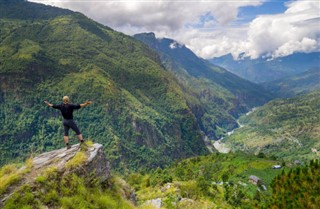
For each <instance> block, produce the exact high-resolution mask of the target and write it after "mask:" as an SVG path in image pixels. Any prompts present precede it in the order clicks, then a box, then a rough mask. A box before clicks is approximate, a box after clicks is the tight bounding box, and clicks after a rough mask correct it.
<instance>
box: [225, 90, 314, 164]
mask: <svg viewBox="0 0 320 209" xmlns="http://www.w3.org/2000/svg"><path fill="white" fill-rule="evenodd" d="M319 115H320V91H319V90H318V91H314V92H311V93H309V94H306V95H301V96H298V97H294V98H290V99H278V100H274V101H271V102H269V103H268V104H266V105H264V106H262V107H259V108H258V109H257V110H256V111H254V112H253V113H251V114H250V115H248V116H243V117H242V118H241V119H240V122H241V123H242V124H243V125H244V126H243V127H242V128H239V129H237V130H235V132H234V134H232V135H231V136H230V137H226V138H225V139H224V141H225V142H226V143H227V144H229V145H230V146H232V148H233V150H242V151H245V152H250V153H255V154H258V153H260V152H262V153H264V154H267V155H269V156H270V155H274V156H276V157H278V158H279V159H285V160H300V161H304V162H308V161H309V160H310V159H315V158H318V157H319V156H320V149H319V147H320V132H319V130H320V117H319Z"/></svg>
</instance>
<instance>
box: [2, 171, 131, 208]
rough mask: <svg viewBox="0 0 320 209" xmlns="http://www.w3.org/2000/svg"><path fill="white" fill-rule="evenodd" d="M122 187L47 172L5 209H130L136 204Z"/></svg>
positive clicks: (71, 174) (11, 198)
mask: <svg viewBox="0 0 320 209" xmlns="http://www.w3.org/2000/svg"><path fill="white" fill-rule="evenodd" d="M121 189H122V188H121V187H118V186H117V185H115V184H114V180H113V179H112V178H111V179H109V180H108V182H103V183H99V182H98V181H90V182H87V181H86V179H85V178H84V177H80V176H78V175H76V174H74V173H69V174H66V175H61V173H59V171H58V170H57V169H56V168H54V167H53V168H48V169H47V170H46V171H45V172H44V173H43V174H42V175H40V176H38V177H37V178H36V180H35V182H34V183H31V184H25V185H24V186H23V187H22V188H20V190H18V191H16V192H15V193H14V194H13V195H12V196H11V197H10V198H9V199H8V200H7V201H6V202H5V205H4V209H15V208H32V209H40V208H44V207H49V208H62V209H79V208H96V209H105V208H110V209H113V208H114V209H116V208H121V209H131V208H134V206H133V204H132V203H130V202H129V201H128V200H126V199H125V198H124V197H123V196H121V195H122V193H123V191H122V190H121Z"/></svg>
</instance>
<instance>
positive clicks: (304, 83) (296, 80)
mask: <svg viewBox="0 0 320 209" xmlns="http://www.w3.org/2000/svg"><path fill="white" fill-rule="evenodd" d="M262 85H263V86H264V87H265V88H266V89H268V90H269V91H270V92H272V93H274V94H276V95H277V96H278V97H291V96H294V95H298V94H303V93H304V94H305V93H308V92H311V91H314V90H319V89H320V67H319V66H318V67H315V68H312V69H310V70H308V71H306V72H303V73H301V74H298V75H295V76H290V77H288V78H285V79H280V80H276V81H273V82H267V83H263V84H262Z"/></svg>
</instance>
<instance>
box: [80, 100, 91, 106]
mask: <svg viewBox="0 0 320 209" xmlns="http://www.w3.org/2000/svg"><path fill="white" fill-rule="evenodd" d="M90 104H92V102H91V101H86V102H85V103H83V104H80V107H85V106H88V105H90Z"/></svg>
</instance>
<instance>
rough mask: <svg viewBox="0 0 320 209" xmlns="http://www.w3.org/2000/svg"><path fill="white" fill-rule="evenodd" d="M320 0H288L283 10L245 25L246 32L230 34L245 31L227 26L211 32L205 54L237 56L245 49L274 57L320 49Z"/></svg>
mask: <svg viewBox="0 0 320 209" xmlns="http://www.w3.org/2000/svg"><path fill="white" fill-rule="evenodd" d="M319 6H320V5H319V2H316V1H295V2H291V3H288V4H287V10H286V11H285V12H284V13H283V14H276V15H262V16H258V17H257V18H255V19H254V20H253V21H252V22H251V23H250V24H248V25H247V26H244V27H243V28H242V33H244V34H245V35H244V36H240V35H238V36H236V35H234V34H233V35H232V34H231V35H230V34H229V33H228V31H229V32H230V31H234V32H235V33H241V32H240V31H238V30H239V29H238V28H229V29H228V30H226V29H223V30H221V31H223V35H222V36H211V37H210V39H213V40H214V41H212V43H211V44H210V40H206V41H205V42H206V43H209V44H208V45H206V46H204V47H201V48H199V50H198V54H199V55H200V56H203V57H207V58H209V57H212V56H219V55H222V54H225V53H228V52H229V53H231V54H232V55H233V56H234V58H238V56H239V54H241V53H245V54H244V56H248V57H250V58H252V59H256V58H258V57H260V56H266V57H271V58H276V57H282V56H287V55H290V54H293V53H294V52H306V53H308V52H313V51H320V17H319V16H320V13H319V9H320V8H319Z"/></svg>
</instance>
